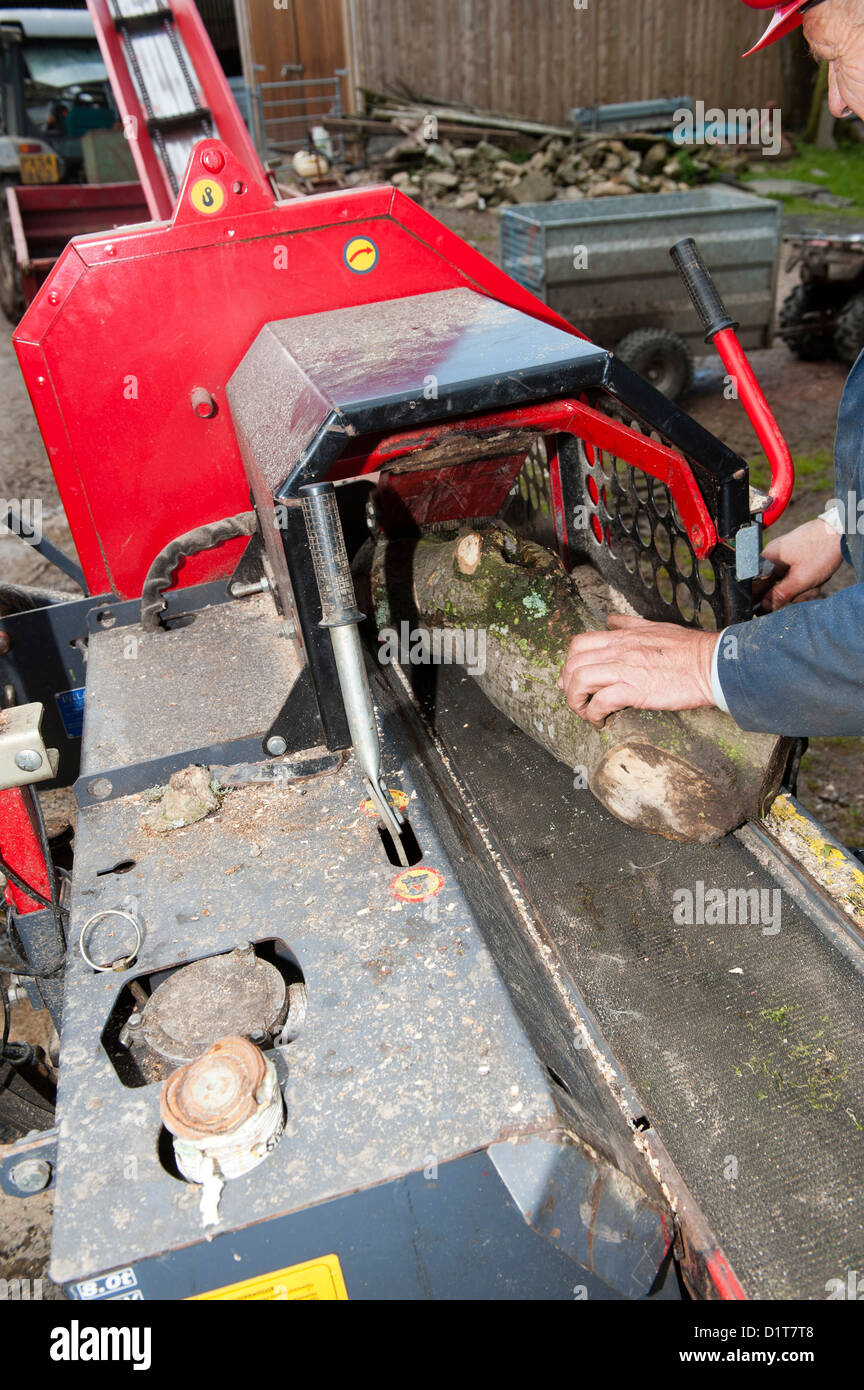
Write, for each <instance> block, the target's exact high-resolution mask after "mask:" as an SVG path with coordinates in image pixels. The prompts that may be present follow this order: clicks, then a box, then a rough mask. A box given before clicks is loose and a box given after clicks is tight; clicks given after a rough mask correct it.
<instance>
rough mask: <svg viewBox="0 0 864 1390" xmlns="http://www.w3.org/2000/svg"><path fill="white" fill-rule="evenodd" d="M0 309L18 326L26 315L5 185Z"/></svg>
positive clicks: (0, 218) (0, 192) (0, 209)
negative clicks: (23, 315) (22, 316)
mask: <svg viewBox="0 0 864 1390" xmlns="http://www.w3.org/2000/svg"><path fill="white" fill-rule="evenodd" d="M0 309H2V310H3V313H4V314H5V315H6V317H7V319H8V320H9V322H10V323H12V324H17V323H18V322H19V320H20V318H21V315H22V314H23V313H24V295H23V294H22V292H21V279H20V276H19V274H18V261H17V259H16V257H15V243H14V241H13V240H12V225H11V223H10V221H9V209H8V208H7V206H6V189H5V187H4V186H3V185H0Z"/></svg>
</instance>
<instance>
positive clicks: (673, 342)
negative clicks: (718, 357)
mask: <svg viewBox="0 0 864 1390" xmlns="http://www.w3.org/2000/svg"><path fill="white" fill-rule="evenodd" d="M615 355H616V356H617V357H619V358H620V359H621V361H622V362H626V363H627V366H628V367H632V368H633V370H634V372H638V373H639V375H640V376H642V377H644V378H645V380H646V381H650V383H651V385H652V386H653V387H655V389H656V390H658V391H659V392H660V393H661V394H662V395H664V396H668V398H669V400H671V401H677V400H678V398H679V397H680V396H684V395H686V394H687V392H688V391H689V390H690V387H691V386H692V385H693V354H692V352H691V351H690V348H689V345H688V344H687V343H686V342H685V341H684V339H683V338H681V337H679V336H678V334H677V333H671V332H670V331H669V330H668V329H666V328H637V329H636V331H635V333H628V334H627V336H626V338H622V339H621V341H620V343H619V344H618V346H617V348H616V349H615Z"/></svg>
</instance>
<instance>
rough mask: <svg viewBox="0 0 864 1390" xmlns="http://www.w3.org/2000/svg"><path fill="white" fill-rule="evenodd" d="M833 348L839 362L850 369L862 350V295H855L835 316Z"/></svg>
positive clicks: (863, 331) (863, 316)
mask: <svg viewBox="0 0 864 1390" xmlns="http://www.w3.org/2000/svg"><path fill="white" fill-rule="evenodd" d="M834 348H835V351H836V353H837V356H838V357H839V358H840V361H841V362H846V363H847V364H848V366H850V367H852V366H854V364H855V363H856V362H857V361H858V358H859V357H860V355H861V352H862V350H864V294H856V295H855V297H854V298H853V299H850V300H849V303H848V304H847V305H846V307H845V309H843V310H842V312H841V313H839V314H838V315H837V323H836V326H835V328H834Z"/></svg>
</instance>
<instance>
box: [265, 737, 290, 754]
mask: <svg viewBox="0 0 864 1390" xmlns="http://www.w3.org/2000/svg"><path fill="white" fill-rule="evenodd" d="M267 752H268V753H272V755H273V757H274V758H281V757H282V754H283V753H287V752H288V744H287V742H286V740H285V739H284V738H283V737H282V735H281V734H274V735H273V737H272V738H268V740H267Z"/></svg>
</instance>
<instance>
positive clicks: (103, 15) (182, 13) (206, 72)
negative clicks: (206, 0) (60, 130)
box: [87, 0, 270, 221]
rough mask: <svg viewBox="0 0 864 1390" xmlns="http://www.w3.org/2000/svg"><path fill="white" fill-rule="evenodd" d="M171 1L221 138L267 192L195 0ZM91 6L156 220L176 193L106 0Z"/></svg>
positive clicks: (168, 212) (170, 205) (167, 214)
mask: <svg viewBox="0 0 864 1390" xmlns="http://www.w3.org/2000/svg"><path fill="white" fill-rule="evenodd" d="M170 6H171V9H172V11H173V13H174V21H175V24H176V28H177V33H178V34H179V36H180V38H181V39H182V40H183V43H184V44H185V46H186V50H187V52H188V54H189V58H190V61H191V63H192V67H193V69H194V72H195V77H196V79H197V82H198V86H199V89H200V92H201V99H202V102H203V104H204V105H205V106H206V107H207V108H208V110H209V111H210V113H211V115H212V117H213V123H214V125H215V127H216V130H217V131H218V133H219V137H220V139H221V140H223V141H224V143H225V144H226V145H227V146H228V148H229V149H230V150H231V151H232V153H233V154H234V156H235V157H236V158H237V160H239V162H240V163H241V164H242V165H243V166H244V169H245V171H246V178H247V179H248V180H251V181H252V182H254V183H255V184H257V185H258V186H259V187H260V188H261V189H262V190H265V189H266V190H267V191H268V192H269V191H270V181H269V179H268V176H267V174H266V173H265V171H264V167H263V165H262V163H261V161H260V159H259V158H258V152H257V150H256V149H255V146H254V144H253V142H252V137H251V136H250V134H249V132H248V130H247V129H246V126H245V124H244V122H243V118H242V116H241V115H240V111H239V110H238V107H237V103H236V101H235V100H234V95H233V93H232V91H231V88H230V87H229V86H228V82H227V81H226V78H225V74H224V72H223V71H222V66H221V64H220V62H219V59H218V58H217V57H216V53H215V51H214V49H213V45H212V44H211V42H210V38H209V36H208V34H207V30H206V29H205V28H204V24H203V22H202V20H201V16H200V15H199V13H198V10H197V9H196V7H195V5H194V3H193V0H170ZM87 8H88V10H89V11H90V17H91V19H92V20H93V26H94V28H95V30H96V38H97V39H98V42H99V48H100V49H101V51H102V58H103V60H104V63H105V67H106V68H107V70H108V77H109V79H110V82H111V88H112V91H113V93H114V99H115V101H116V102H117V106H118V108H119V110H120V114H121V116H122V117H123V121H124V127H125V126H126V123H127V119H129V118H131V119H133V120H134V122H135V125H134V129H135V132H136V137H135V139H134V140H131V141H130V144H131V146H132V156H133V158H134V160H135V167H136V168H137V170H138V173H139V176H140V178H141V183H142V185H143V188H144V193H145V196H146V198H147V204H148V206H149V208H150V216H151V217H152V218H154V219H155V220H157V221H167V219H168V218H169V217H170V216H171V213H172V210H173V208H174V193H173V191H172V188H171V185H170V183H169V181H168V178H167V175H166V173H165V168H164V166H163V164H162V160H161V159H160V157H159V154H158V152H157V150H156V147H155V146H154V144H153V141H152V140H151V139H150V135H149V133H148V130H147V113H146V112H145V111H144V109H143V107H142V106H141V103H140V101H139V100H138V94H137V92H136V90H135V84H134V83H133V81H132V77H131V74H130V72H129V68H128V65H127V62H126V55H125V54H124V52H123V44H122V42H121V39H120V35H119V34H118V32H117V28H116V26H115V23H114V19H113V16H112V14H111V11H110V9H109V6H108V0H87Z"/></svg>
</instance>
